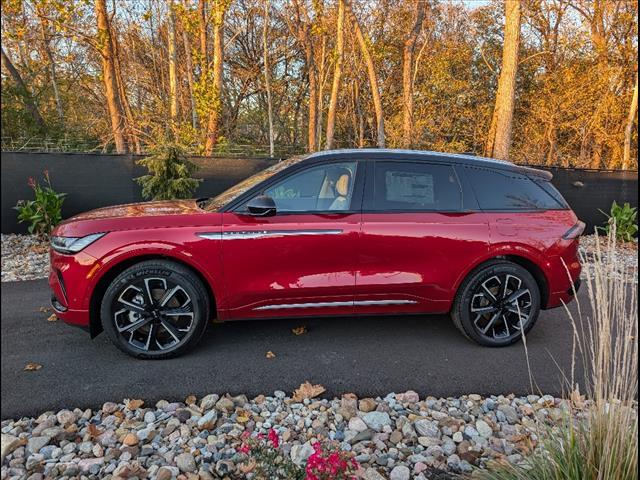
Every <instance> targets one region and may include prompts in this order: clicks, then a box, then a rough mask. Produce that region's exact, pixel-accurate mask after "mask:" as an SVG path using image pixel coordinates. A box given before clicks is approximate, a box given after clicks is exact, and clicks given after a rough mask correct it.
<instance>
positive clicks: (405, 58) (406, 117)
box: [402, 0, 426, 148]
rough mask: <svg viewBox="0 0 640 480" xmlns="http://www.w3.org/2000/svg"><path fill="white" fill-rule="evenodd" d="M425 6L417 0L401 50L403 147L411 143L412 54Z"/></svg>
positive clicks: (424, 3)
mask: <svg viewBox="0 0 640 480" xmlns="http://www.w3.org/2000/svg"><path fill="white" fill-rule="evenodd" d="M425 7H426V0H418V2H417V5H416V17H415V22H414V23H413V28H412V29H411V31H410V32H409V35H408V36H407V38H406V39H405V41H404V48H403V50H402V100H403V102H402V107H403V108H402V146H403V147H405V148H409V147H410V146H411V144H412V143H413V124H414V122H413V55H414V52H415V48H416V41H417V40H418V36H419V35H420V31H421V30H422V23H423V22H424V13H425Z"/></svg>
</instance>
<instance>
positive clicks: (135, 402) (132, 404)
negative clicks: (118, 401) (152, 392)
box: [126, 398, 144, 410]
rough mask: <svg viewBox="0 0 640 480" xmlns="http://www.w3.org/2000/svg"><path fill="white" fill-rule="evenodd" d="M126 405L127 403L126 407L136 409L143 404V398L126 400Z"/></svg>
mask: <svg viewBox="0 0 640 480" xmlns="http://www.w3.org/2000/svg"><path fill="white" fill-rule="evenodd" d="M126 405H127V408H128V409H129V410H137V409H139V408H140V407H141V406H142V405H144V400H140V399H139V398H137V399H134V400H127V403H126Z"/></svg>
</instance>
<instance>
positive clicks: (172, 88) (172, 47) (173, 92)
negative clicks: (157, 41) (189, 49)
mask: <svg viewBox="0 0 640 480" xmlns="http://www.w3.org/2000/svg"><path fill="white" fill-rule="evenodd" d="M167 6H168V17H169V18H168V29H167V34H168V35H167V36H168V39H167V40H168V42H167V44H168V50H169V115H170V117H171V122H173V124H174V125H175V123H176V122H177V121H178V48H177V42H176V12H175V11H174V7H173V0H168V5H167Z"/></svg>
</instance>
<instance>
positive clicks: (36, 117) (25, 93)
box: [1, 48, 45, 130]
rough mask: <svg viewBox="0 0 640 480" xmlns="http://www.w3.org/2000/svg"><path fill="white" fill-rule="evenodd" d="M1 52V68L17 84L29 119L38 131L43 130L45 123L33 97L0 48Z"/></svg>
mask: <svg viewBox="0 0 640 480" xmlns="http://www.w3.org/2000/svg"><path fill="white" fill-rule="evenodd" d="M1 50H2V66H3V67H4V68H5V69H6V70H7V71H8V72H9V74H10V75H11V78H13V81H14V82H16V83H17V84H18V88H19V89H20V92H21V93H22V97H23V99H24V104H25V107H26V108H27V110H28V111H29V114H30V115H31V118H32V119H33V121H34V123H35V124H36V126H37V127H38V129H39V130H44V128H45V123H44V120H43V119H42V116H41V115H40V110H38V106H37V105H36V102H35V100H34V99H33V95H32V94H31V91H30V90H29V89H28V88H27V85H26V83H24V80H23V79H22V76H21V75H20V72H18V70H17V69H16V67H14V65H13V63H12V62H11V59H10V58H9V56H8V55H7V53H6V52H5V51H4V48H2V49H1Z"/></svg>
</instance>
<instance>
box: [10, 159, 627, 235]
mask: <svg viewBox="0 0 640 480" xmlns="http://www.w3.org/2000/svg"><path fill="white" fill-rule="evenodd" d="M138 158H139V157H136V156H134V155H96V154H73V153H60V154H57V153H22V152H2V157H1V167H2V205H1V208H2V233H14V232H15V233H21V232H25V231H26V226H25V225H24V224H18V222H17V212H16V211H15V210H14V209H13V208H12V207H14V206H15V205H16V203H17V202H18V200H20V199H29V198H32V197H33V194H32V192H31V190H30V188H29V187H28V185H27V180H28V178H29V177H34V178H41V177H42V172H43V171H44V170H48V171H49V173H50V175H51V179H52V181H53V185H54V187H55V189H56V190H57V191H59V192H66V193H67V194H68V196H67V198H66V200H65V202H64V206H63V211H62V213H63V218H67V217H69V216H71V215H74V214H76V213H79V212H83V211H86V210H91V209H93V208H98V207H103V206H106V205H115V204H120V203H130V202H139V201H141V200H142V197H141V195H140V190H141V188H140V186H139V185H138V184H137V183H136V182H134V181H133V180H132V179H133V178H135V177H138V176H140V175H143V174H144V173H145V169H143V168H141V167H139V166H138V165H136V164H135V160H137V159H138ZM192 160H193V161H194V162H195V163H196V164H197V165H198V167H199V169H198V172H197V173H196V176H197V177H198V178H202V179H203V180H204V181H203V182H202V183H201V184H200V185H199V186H198V189H197V191H196V193H195V196H196V197H203V196H213V195H216V194H217V193H220V192H222V191H223V190H225V189H226V188H228V187H230V186H232V185H234V184H235V183H237V182H238V181H240V180H242V179H244V178H246V177H248V176H249V175H252V174H254V173H255V172H258V171H260V170H262V169H264V168H266V167H268V166H269V165H271V164H272V163H273V160H270V159H264V158H204V157H196V158H193V159H192ZM549 170H550V171H551V172H552V173H553V175H554V180H553V183H554V184H555V185H556V187H557V188H558V190H560V192H562V194H563V195H564V197H565V198H566V199H567V201H568V202H569V204H570V205H571V207H572V208H573V209H574V210H575V212H576V214H577V215H578V217H580V218H581V219H582V220H583V221H585V222H586V223H587V226H588V231H593V227H594V226H595V225H600V224H602V223H603V221H604V220H605V217H604V215H602V213H600V212H599V209H602V210H604V211H608V210H609V208H610V206H611V203H612V202H613V201H614V200H616V201H618V202H619V203H620V202H629V203H631V204H632V205H634V206H637V205H638V173H637V172H608V171H593V170H575V169H561V168H552V169H549Z"/></svg>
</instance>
